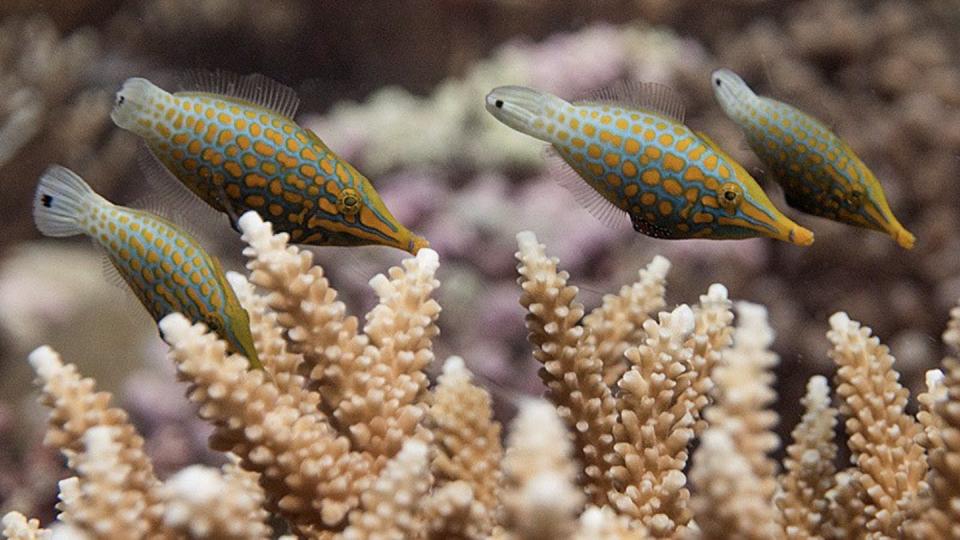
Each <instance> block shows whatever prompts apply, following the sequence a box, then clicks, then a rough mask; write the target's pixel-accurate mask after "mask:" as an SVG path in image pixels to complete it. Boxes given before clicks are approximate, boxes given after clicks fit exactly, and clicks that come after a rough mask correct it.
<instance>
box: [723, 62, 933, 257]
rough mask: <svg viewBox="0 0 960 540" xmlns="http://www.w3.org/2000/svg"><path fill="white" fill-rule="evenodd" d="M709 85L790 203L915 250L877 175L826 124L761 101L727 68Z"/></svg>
mask: <svg viewBox="0 0 960 540" xmlns="http://www.w3.org/2000/svg"><path fill="white" fill-rule="evenodd" d="M711 83H712V86H713V91H714V94H715V95H716V98H717V101H718V102H719V103H720V106H721V107H722V108H723V110H724V112H725V113H726V114H727V116H728V117H730V119H731V120H733V121H734V122H736V124H737V125H738V126H740V129H741V130H742V131H743V133H744V135H745V136H746V138H747V142H748V143H749V144H750V148H751V149H753V151H754V153H755V154H757V157H759V158H760V160H761V161H763V163H764V164H765V165H766V166H767V168H768V170H770V171H771V173H772V175H773V177H774V178H775V179H776V181H777V182H778V183H779V184H780V185H781V186H783V190H784V193H785V195H786V200H787V204H789V205H790V206H792V207H794V208H796V209H798V210H800V211H803V212H806V213H808V214H813V215H815V216H820V217H825V218H827V219H832V220H834V221H839V222H842V223H847V224H849V225H855V226H858V227H865V228H868V229H874V230H877V231H882V232H886V233H887V234H889V235H890V236H892V237H893V238H894V240H896V242H897V243H898V244H899V245H900V246H901V247H903V248H906V249H911V248H912V247H913V244H914V241H915V238H914V236H913V234H911V233H910V232H909V231H908V230H907V229H906V228H904V226H903V225H901V224H900V222H899V221H897V218H896V217H894V215H893V211H892V210H890V205H889V204H888V203H887V198H886V195H885V194H884V192H883V187H881V186H880V182H879V181H878V180H877V178H876V176H874V174H873V172H872V171H871V170H870V169H869V168H868V167H867V166H866V165H864V163H863V162H862V161H861V160H860V158H859V157H858V156H857V155H856V153H854V151H853V150H852V149H851V148H850V147H849V146H848V145H847V144H846V143H845V142H843V141H842V140H841V139H840V138H839V137H837V136H836V135H835V134H834V133H833V132H832V131H830V129H828V128H827V127H826V126H825V125H824V124H823V123H822V122H820V121H819V120H817V119H815V118H813V117H812V116H810V115H808V114H806V113H804V112H802V111H800V110H799V109H797V108H795V107H792V106H790V105H787V104H786V103H782V102H780V101H777V100H774V99H771V98H768V97H763V96H758V95H757V94H755V93H754V92H753V91H752V90H751V89H750V87H748V86H747V84H746V83H745V82H743V79H741V78H740V77H739V76H737V74H736V73H734V72H732V71H730V70H729V69H720V70H717V71H715V72H713V75H712V76H711Z"/></svg>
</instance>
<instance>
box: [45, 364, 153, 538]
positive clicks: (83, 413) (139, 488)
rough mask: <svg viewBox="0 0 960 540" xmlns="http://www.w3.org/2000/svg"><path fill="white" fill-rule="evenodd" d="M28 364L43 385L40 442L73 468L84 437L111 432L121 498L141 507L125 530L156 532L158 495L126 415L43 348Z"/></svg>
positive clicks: (81, 455) (90, 381) (81, 453)
mask: <svg viewBox="0 0 960 540" xmlns="http://www.w3.org/2000/svg"><path fill="white" fill-rule="evenodd" d="M30 364H31V365H32V366H33V368H34V369H35V370H36V371H37V376H38V384H40V383H42V384H43V391H42V392H43V393H42V395H41V398H40V402H41V403H43V404H44V405H46V406H47V407H48V408H49V409H50V417H49V429H48V430H47V434H46V437H45V438H44V442H45V444H47V445H49V446H54V447H56V448H59V449H60V451H61V452H63V454H64V455H65V456H66V457H67V461H68V464H69V465H70V467H71V468H73V469H74V470H77V468H78V466H79V463H80V462H81V461H82V460H85V459H86V458H84V453H85V452H86V451H87V449H86V446H85V443H84V437H85V436H86V434H87V433H88V432H89V431H90V430H92V429H94V428H97V427H105V428H106V427H108V428H111V429H114V430H116V431H115V432H113V434H112V440H113V441H115V443H114V444H116V445H119V447H118V448H117V449H116V452H117V456H116V458H115V461H116V462H117V464H118V466H120V465H122V466H123V467H125V468H126V469H127V476H126V477H125V479H124V486H123V487H124V493H125V494H127V495H125V497H133V498H137V499H138V500H139V501H140V502H139V503H138V504H142V508H139V513H138V516H137V518H136V520H135V522H136V527H134V528H131V529H129V530H130V531H132V532H133V533H135V534H140V535H146V534H147V533H148V532H151V531H156V530H159V529H160V522H161V519H162V517H161V516H162V512H163V505H162V502H161V497H160V495H159V493H158V489H159V487H160V481H159V480H158V479H157V477H156V476H154V473H153V465H152V463H151V462H150V459H149V458H148V457H147V455H146V454H145V453H144V452H143V437H141V436H140V435H139V434H138V433H137V430H136V428H134V427H133V425H132V424H130V423H129V421H128V419H127V413H125V412H124V411H122V410H120V409H116V408H110V407H109V404H110V394H108V393H106V392H96V391H95V389H94V381H93V379H81V378H80V375H79V374H78V373H77V368H76V366H74V365H73V364H66V365H64V364H63V362H62V361H61V360H60V356H59V355H58V354H57V353H55V352H54V351H53V350H52V349H50V348H49V347H40V348H38V349H36V350H35V351H33V352H32V353H30ZM101 439H102V438H101ZM101 439H95V440H96V441H100V440H101ZM101 447H102V445H101ZM98 448H100V447H98ZM111 448H113V446H111ZM78 460H81V461H78ZM131 519H132V518H131Z"/></svg>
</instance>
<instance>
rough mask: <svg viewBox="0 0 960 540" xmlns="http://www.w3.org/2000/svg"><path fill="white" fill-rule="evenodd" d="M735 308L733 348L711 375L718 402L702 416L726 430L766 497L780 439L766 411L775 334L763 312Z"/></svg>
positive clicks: (742, 304)
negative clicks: (773, 455)
mask: <svg viewBox="0 0 960 540" xmlns="http://www.w3.org/2000/svg"><path fill="white" fill-rule="evenodd" d="M736 308H737V317H738V320H737V327H736V330H735V331H734V335H733V346H732V347H730V348H728V349H726V350H725V351H724V352H723V363H722V365H720V366H718V367H717V369H715V370H714V371H713V381H714V383H715V384H716V385H717V404H716V406H714V407H712V408H711V409H709V410H707V411H706V412H705V416H706V418H707V421H708V422H709V423H710V425H713V426H721V425H722V426H724V427H725V429H726V430H727V433H728V434H729V435H730V437H732V439H733V442H734V444H735V445H736V446H737V449H738V450H739V452H740V453H741V454H742V455H743V457H744V458H746V459H747V461H748V462H749V463H750V467H751V469H752V470H753V474H754V476H756V478H757V481H759V482H760V483H761V484H762V490H761V493H763V495H764V496H765V497H766V498H770V497H772V496H773V492H774V491H775V490H776V478H775V477H774V473H775V472H776V468H777V464H776V462H775V461H773V459H772V458H770V456H769V454H770V452H772V451H773V450H775V449H776V448H777V446H779V444H780V441H779V439H778V438H777V435H776V433H774V432H773V426H774V425H776V423H777V414H776V413H775V412H773V411H772V410H770V409H769V408H768V407H770V405H772V404H773V402H774V400H776V393H775V392H774V391H773V388H772V385H773V379H774V376H773V372H772V371H771V369H772V368H773V367H774V366H776V364H777V362H778V361H779V359H778V357H777V355H776V354H775V353H773V352H772V351H770V350H769V347H770V345H771V344H772V343H773V338H774V334H773V329H772V328H770V325H769V324H768V322H767V310H766V308H764V307H763V306H759V305H757V304H751V303H749V302H739V303H738V304H737V306H736ZM772 515H773V514H772V510H771V516H772Z"/></svg>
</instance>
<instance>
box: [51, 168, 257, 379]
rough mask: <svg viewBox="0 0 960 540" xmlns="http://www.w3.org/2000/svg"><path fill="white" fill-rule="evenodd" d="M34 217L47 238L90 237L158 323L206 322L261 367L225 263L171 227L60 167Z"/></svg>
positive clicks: (53, 172) (52, 172) (52, 170)
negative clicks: (171, 319) (172, 318)
mask: <svg viewBox="0 0 960 540" xmlns="http://www.w3.org/2000/svg"><path fill="white" fill-rule="evenodd" d="M33 219H34V221H35V222H36V224H37V228H38V229H40V232H42V233H43V234H45V235H47V236H74V235H78V234H85V235H87V236H89V237H90V238H92V239H93V240H94V242H95V243H97V244H98V245H99V246H100V247H101V248H103V250H104V251H105V252H106V255H107V258H108V259H109V261H110V263H111V264H112V266H113V267H114V268H115V269H116V270H117V273H119V274H120V277H122V278H123V280H124V281H125V282H126V283H127V285H129V286H130V289H132V290H133V292H134V294H136V296H137V298H138V299H139V300H140V302H141V303H142V304H143V306H144V307H145V308H147V311H148V312H150V315H151V316H152V317H153V319H154V320H155V321H159V320H160V319H162V318H163V317H165V316H167V315H169V314H171V313H182V314H183V315H184V316H185V317H187V318H188V319H190V320H191V321H192V322H195V323H196V322H202V323H204V324H206V325H207V327H208V328H209V329H210V330H211V331H213V332H216V333H217V334H218V335H219V336H220V337H221V338H223V340H224V341H225V342H226V343H227V347H228V348H229V349H230V350H231V351H233V352H237V353H240V354H242V355H244V356H246V357H247V359H248V360H249V362H250V366H251V367H254V368H260V367H261V365H260V360H259V358H258V356H257V351H256V348H255V347H254V344H253V337H252V335H251V333H250V319H249V316H248V314H247V311H246V310H245V309H243V307H241V306H240V302H239V301H238V300H237V295H236V294H235V293H234V291H233V288H231V287H230V284H229V283H228V282H227V278H226V276H225V275H224V273H223V270H222V269H221V267H220V262H219V261H218V260H217V259H216V258H215V257H213V256H211V255H209V254H208V253H207V252H206V251H204V249H203V248H202V247H200V245H199V244H198V243H197V241H196V240H195V239H193V238H192V237H191V236H190V235H188V234H187V233H185V232H184V231H183V230H181V229H180V228H179V227H177V226H176V225H174V224H173V223H171V222H169V221H167V220H165V219H163V218H160V217H158V216H155V215H153V214H150V213H148V212H144V211H142V210H136V209H133V208H125V207H123V206H117V205H115V204H112V203H111V202H110V201H108V200H106V199H104V198H103V197H101V196H100V195H98V194H97V193H96V192H94V191H93V190H92V189H91V188H90V186H88V185H87V183H86V182H84V181H83V179H81V178H80V177H79V176H77V175H76V173H74V172H73V171H71V170H69V169H67V168H64V167H61V166H58V165H53V166H51V167H50V168H49V169H47V170H46V172H44V174H43V176H41V177H40V182H39V185H38V186H37V191H36V194H35V195H34V201H33Z"/></svg>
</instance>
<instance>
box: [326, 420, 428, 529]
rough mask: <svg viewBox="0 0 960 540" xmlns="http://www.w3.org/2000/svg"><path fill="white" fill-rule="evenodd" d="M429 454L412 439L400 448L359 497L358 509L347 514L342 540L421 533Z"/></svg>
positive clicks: (420, 443)
mask: <svg viewBox="0 0 960 540" xmlns="http://www.w3.org/2000/svg"><path fill="white" fill-rule="evenodd" d="M429 451H430V449H429V447H428V446H427V445H426V444H425V443H423V442H422V441H419V440H416V439H410V440H409V441H407V442H406V443H405V444H404V445H403V449H401V450H400V452H399V453H398V454H397V455H396V456H394V457H393V459H391V460H390V461H389V462H387V465H386V466H385V467H384V469H383V471H382V472H381V474H380V476H379V477H378V478H377V480H376V481H375V482H374V483H373V485H372V486H371V487H370V489H369V490H367V491H364V492H363V494H362V495H361V496H360V508H358V509H357V510H355V511H354V512H353V513H352V514H351V516H350V526H349V527H347V529H346V530H344V531H343V538H344V540H362V539H368V538H369V539H370V540H403V539H404V538H412V537H414V536H415V535H416V534H417V533H418V532H419V531H421V530H422V523H421V522H420V519H419V508H420V501H421V499H422V498H423V497H424V496H426V494H427V493H428V491H429V490H430V486H431V484H432V478H431V476H430V456H429Z"/></svg>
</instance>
